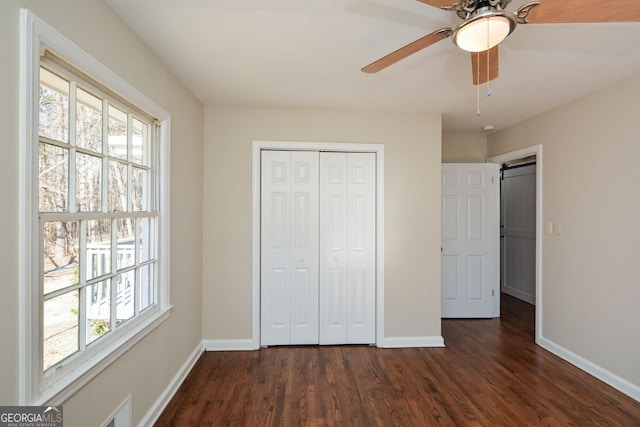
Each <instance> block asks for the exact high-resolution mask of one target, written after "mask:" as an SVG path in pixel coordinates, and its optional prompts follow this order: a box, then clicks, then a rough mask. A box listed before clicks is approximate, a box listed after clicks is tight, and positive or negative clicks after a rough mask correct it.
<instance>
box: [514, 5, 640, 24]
mask: <svg viewBox="0 0 640 427" xmlns="http://www.w3.org/2000/svg"><path fill="white" fill-rule="evenodd" d="M535 3H537V2H533V3H528V4H526V5H524V6H522V7H521V8H520V9H519V10H518V20H519V22H520V23H523V24H560V23H563V24H564V23H595V22H640V1H638V0H616V1H608V2H603V1H602V0H539V3H540V4H539V5H532V4H535Z"/></svg>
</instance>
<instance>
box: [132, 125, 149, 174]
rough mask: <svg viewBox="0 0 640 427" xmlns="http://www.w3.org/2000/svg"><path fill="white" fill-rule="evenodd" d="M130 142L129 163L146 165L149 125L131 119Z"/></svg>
mask: <svg viewBox="0 0 640 427" xmlns="http://www.w3.org/2000/svg"><path fill="white" fill-rule="evenodd" d="M132 131H133V132H132V140H131V161H133V162H134V163H138V164H141V165H148V158H149V157H148V156H149V153H148V151H149V144H148V141H149V125H147V124H146V123H142V122H141V121H140V120H138V119H133V129H132Z"/></svg>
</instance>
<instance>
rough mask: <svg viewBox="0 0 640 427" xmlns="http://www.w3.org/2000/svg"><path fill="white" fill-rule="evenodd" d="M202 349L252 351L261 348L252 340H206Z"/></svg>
mask: <svg viewBox="0 0 640 427" xmlns="http://www.w3.org/2000/svg"><path fill="white" fill-rule="evenodd" d="M202 347H203V348H204V349H205V350H206V351H250V350H257V349H258V348H259V347H256V345H255V344H254V343H253V340H251V339H240V340H204V341H202Z"/></svg>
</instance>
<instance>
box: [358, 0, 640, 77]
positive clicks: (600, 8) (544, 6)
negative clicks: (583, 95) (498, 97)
mask: <svg viewBox="0 0 640 427" xmlns="http://www.w3.org/2000/svg"><path fill="white" fill-rule="evenodd" d="M417 1H419V2H421V3H425V4H427V5H430V6H433V7H438V8H440V9H443V10H447V11H452V12H455V13H456V14H457V15H458V16H459V17H460V18H461V19H462V20H463V21H462V22H461V23H460V24H459V25H458V26H456V27H455V28H440V29H439V30H436V31H434V32H432V33H431V34H428V35H426V36H424V37H422V38H420V39H418V40H416V41H414V42H412V43H409V44H408V45H406V46H404V47H401V48H400V49H398V50H396V51H395V52H392V53H390V54H389V55H386V56H384V57H382V58H380V59H378V60H377V61H374V62H372V63H371V64H369V65H367V66H366V67H364V68H362V71H364V72H365V73H377V72H378V71H380V70H383V69H385V68H387V67H388V66H390V65H393V64H395V63H396V62H398V61H400V60H401V59H404V58H406V57H407V56H409V55H412V54H414V53H416V52H418V51H420V50H422V49H424V48H426V47H429V46H431V45H432V44H434V43H437V42H439V41H440V40H444V39H446V38H448V37H451V39H452V41H453V43H454V44H455V45H456V46H458V47H459V48H461V49H463V50H466V51H469V52H471V63H472V72H473V84H475V85H478V84H482V83H485V82H488V81H491V80H493V79H495V78H496V77H498V45H499V44H500V42H502V41H503V40H504V39H505V38H507V37H508V36H509V35H510V34H511V33H512V32H513V30H515V28H516V26H517V25H518V24H558V23H596V22H640V0H609V1H607V0H536V1H531V2H529V3H527V4H525V5H523V6H521V7H520V8H519V9H518V10H516V11H515V12H512V11H510V10H507V9H506V8H507V6H508V5H509V3H511V0H417Z"/></svg>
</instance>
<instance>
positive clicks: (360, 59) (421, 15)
mask: <svg viewBox="0 0 640 427" xmlns="http://www.w3.org/2000/svg"><path fill="white" fill-rule="evenodd" d="M105 1H106V2H107V4H109V5H110V6H111V7H112V8H113V9H114V10H115V11H116V12H117V13H118V14H119V15H120V16H121V17H122V19H123V20H124V21H125V22H126V23H127V24H128V25H129V26H130V27H131V29H132V30H133V31H134V32H135V33H136V34H137V35H138V36H139V37H140V38H141V39H142V40H143V42H144V43H145V44H146V45H148V46H149V47H150V48H151V49H152V50H153V51H154V52H155V53H156V54H157V56H158V57H159V58H160V59H161V60H162V61H163V62H164V63H165V64H166V65H167V66H168V67H169V69H171V70H172V72H173V73H175V75H176V76H178V78H179V79H180V80H182V82H183V83H184V84H185V85H186V86H187V87H188V88H189V89H190V90H191V91H192V92H193V93H194V94H195V95H196V96H197V97H198V98H199V99H200V101H202V103H203V104H205V105H212V106H255V107H288V108H332V109H349V110H353V109H357V110H363V109H364V110H385V111H404V112H408V111H410V112H437V113H442V114H443V130H444V131H449V132H461V131H476V130H480V128H481V126H483V125H485V124H494V125H495V126H496V127H497V128H498V129H500V128H504V127H507V126H509V125H511V124H514V123H517V122H519V121H521V120H523V119H526V118H529V117H532V116H535V115H537V114H540V113H541V112H543V111H546V110H549V109H551V108H553V107H556V106H558V105H561V104H564V103H567V102H569V101H571V100H573V99H576V98H579V97H581V96H583V95H586V94H588V93H591V92H594V91H596V90H598V89H601V88H603V87H606V86H607V85H609V84H611V83H613V82H615V81H617V80H620V79H622V78H624V77H627V76H630V75H632V74H637V73H640V23H625V24H553V25H533V24H529V25H519V26H518V28H516V31H515V32H514V33H513V34H512V35H511V36H510V37H509V38H508V39H507V40H505V41H504V42H503V43H502V44H501V48H500V77H499V78H498V79H497V80H494V81H493V82H491V83H490V86H491V87H490V89H491V91H492V95H491V96H490V97H486V96H485V95H484V92H485V89H486V87H485V86H484V85H483V86H482V87H481V91H480V116H479V117H478V116H477V115H476V100H477V90H476V86H473V84H472V81H471V58H470V54H469V53H467V52H464V51H462V50H460V49H459V48H457V47H455V46H454V45H453V44H452V43H451V41H450V40H444V41H441V42H439V43H437V44H436V45H433V46H431V47H429V48H427V49H424V50H422V51H420V52H418V53H416V54H414V55H412V56H410V57H408V58H406V59H404V60H402V61H400V62H398V63H397V64H395V65H393V66H391V67H389V68H387V69H385V70H383V71H381V72H379V73H377V74H365V73H362V72H361V71H360V69H361V68H362V67H363V66H365V65H367V64H369V63H370V62H373V61H374V60H376V59H378V58H380V57H382V56H384V55H386V54H388V53H390V52H392V51H393V50H395V49H398V48H400V47H402V46H404V45H406V44H407V43H410V42H412V41H414V40H416V39H418V38H420V37H422V36H424V35H426V34H428V33H430V32H432V31H434V30H436V29H438V28H442V27H451V26H452V25H455V23H456V22H459V20H458V18H457V17H456V16H455V14H454V13H452V12H445V11H442V10H440V9H437V8H434V7H431V6H428V5H426V4H423V3H420V2H418V1H415V0H105ZM524 2H525V1H524V0H514V1H513V2H512V4H511V5H510V6H509V9H510V10H515V9H517V7H518V6H520V5H522V4H523V3H524ZM603 3H604V2H603Z"/></svg>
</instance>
